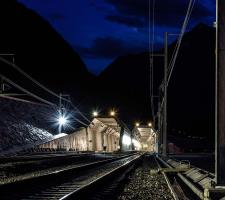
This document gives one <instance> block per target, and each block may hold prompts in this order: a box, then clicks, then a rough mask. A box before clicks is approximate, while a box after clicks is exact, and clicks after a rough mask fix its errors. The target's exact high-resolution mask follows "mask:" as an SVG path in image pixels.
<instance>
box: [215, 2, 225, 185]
mask: <svg viewBox="0 0 225 200" xmlns="http://www.w3.org/2000/svg"><path fill="white" fill-rule="evenodd" d="M216 6H217V10H216V26H217V30H216V88H215V89H216V95H215V96H216V99H215V102H216V106H215V107H216V109H215V132H216V138H215V141H216V144H215V146H216V149H215V150H216V152H215V155H216V164H215V171H216V183H217V185H218V186H224V185H225V1H220V0H217V1H216Z"/></svg>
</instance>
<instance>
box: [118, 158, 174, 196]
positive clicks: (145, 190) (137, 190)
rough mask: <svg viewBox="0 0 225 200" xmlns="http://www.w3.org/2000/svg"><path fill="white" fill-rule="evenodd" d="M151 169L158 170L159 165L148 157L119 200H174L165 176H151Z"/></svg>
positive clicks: (131, 176) (130, 178)
mask: <svg viewBox="0 0 225 200" xmlns="http://www.w3.org/2000/svg"><path fill="white" fill-rule="evenodd" d="M151 169H157V165H156V163H155V160H154V157H153V156H149V155H146V156H145V157H144V158H143V161H142V165H141V166H140V167H138V168H137V169H136V170H135V171H134V173H132V174H131V175H130V176H129V177H128V183H127V184H126V185H125V188H124V190H123V192H122V193H121V195H120V196H119V198H118V200H161V199H162V200H165V199H169V200H172V199H173V197H172V195H171V194H170V191H169V189H168V186H167V183H166V181H165V179H164V177H163V175H162V174H151V173H150V170H151Z"/></svg>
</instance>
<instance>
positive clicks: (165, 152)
mask: <svg viewBox="0 0 225 200" xmlns="http://www.w3.org/2000/svg"><path fill="white" fill-rule="evenodd" d="M164 40H165V41H164V43H165V44H164V106H163V152H162V153H163V156H166V154H167V66H168V32H165V35H164Z"/></svg>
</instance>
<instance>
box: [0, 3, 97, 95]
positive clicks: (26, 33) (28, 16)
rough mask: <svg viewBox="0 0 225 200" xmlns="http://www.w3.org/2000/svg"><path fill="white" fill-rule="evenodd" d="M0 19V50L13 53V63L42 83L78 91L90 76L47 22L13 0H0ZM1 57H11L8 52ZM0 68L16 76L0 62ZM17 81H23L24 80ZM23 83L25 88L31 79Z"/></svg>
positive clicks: (59, 88)
mask: <svg viewBox="0 0 225 200" xmlns="http://www.w3.org/2000/svg"><path fill="white" fill-rule="evenodd" d="M0 23H1V31H0V43H1V45H0V53H3V54H5V53H14V54H15V56H14V57H15V63H16V64H17V65H18V66H19V67H20V68H22V69H23V70H24V71H25V72H27V73H28V74H30V75H31V76H32V77H34V78H36V79H37V80H39V81H40V82H42V83H43V84H45V85H47V86H49V87H50V88H53V89H54V90H56V91H58V92H60V91H65V90H66V91H67V92H71V86H72V88H74V89H75V90H77V91H79V92H82V91H83V90H85V83H86V82H88V81H90V80H92V79H93V78H94V76H93V75H92V74H90V73H89V72H88V70H87V69H86V66H85V64H84V63H83V61H82V60H81V58H80V56H79V55H78V54H77V53H76V52H75V51H74V49H73V48H72V47H71V46H70V45H69V44H68V43H67V42H66V41H65V40H64V39H63V38H62V37H61V36H60V35H59V34H58V33H57V32H56V31H55V30H54V29H53V28H52V27H51V25H50V24H49V23H48V22H47V21H46V20H44V19H43V18H42V17H40V16H39V15H38V14H37V13H35V12H34V11H32V10H30V9H27V8H26V7H25V6H23V5H22V4H20V3H18V2H17V1H16V0H3V1H0ZM5 58H7V59H8V60H10V61H12V57H10V56H8V57H7V56H5ZM1 72H2V73H3V74H4V75H7V76H8V77H9V78H11V79H13V80H17V79H19V78H17V77H18V75H17V73H16V71H15V70H12V71H10V67H9V66H5V65H4V64H2V63H1ZM21 79H22V78H21ZM17 81H18V83H19V84H22V85H25V84H24V81H26V80H25V79H24V78H23V80H21V81H20V80H17ZM25 83H26V87H28V88H29V86H30V85H31V83H30V82H25ZM32 86H33V85H32ZM74 95H75V96H76V92H75V93H74ZM78 96H79V95H78Z"/></svg>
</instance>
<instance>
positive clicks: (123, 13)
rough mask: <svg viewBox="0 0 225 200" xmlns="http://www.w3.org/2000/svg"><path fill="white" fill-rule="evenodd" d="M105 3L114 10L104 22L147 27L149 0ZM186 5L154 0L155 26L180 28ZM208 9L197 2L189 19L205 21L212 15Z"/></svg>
mask: <svg viewBox="0 0 225 200" xmlns="http://www.w3.org/2000/svg"><path fill="white" fill-rule="evenodd" d="M105 2H106V3H107V4H108V5H111V6H114V8H115V11H114V12H113V13H111V14H110V15H107V16H106V17H105V18H106V20H108V21H111V22H115V23H119V24H123V25H127V26H133V27H143V26H148V24H149V0H140V1H137V0H120V1H118V0H105ZM150 2H152V0H151V1H150ZM188 3H189V1H188V0H173V1H166V0H155V22H156V24H157V25H158V26H167V27H180V25H181V23H182V21H183V20H184V16H185V13H186V9H187V6H188ZM209 7H210V6H205V5H204V4H203V2H202V1H200V0H197V1H196V3H195V7H194V9H193V13H192V16H191V19H192V20H193V21H204V20H207V18H208V17H210V16H212V15H213V12H212V10H211V9H210V8H209ZM151 8H152V4H151V6H150V9H151Z"/></svg>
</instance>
